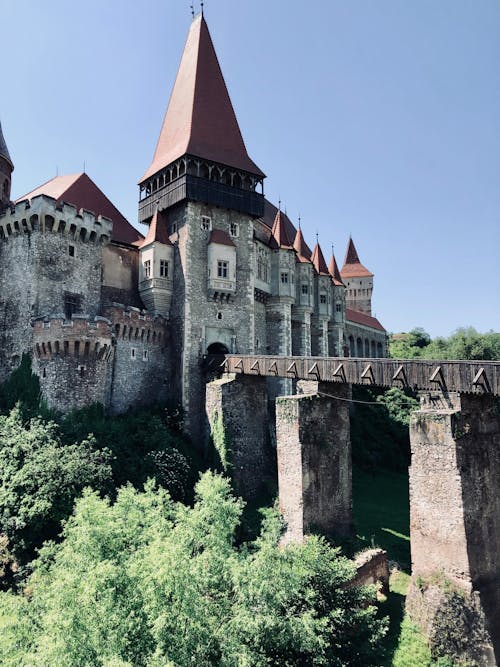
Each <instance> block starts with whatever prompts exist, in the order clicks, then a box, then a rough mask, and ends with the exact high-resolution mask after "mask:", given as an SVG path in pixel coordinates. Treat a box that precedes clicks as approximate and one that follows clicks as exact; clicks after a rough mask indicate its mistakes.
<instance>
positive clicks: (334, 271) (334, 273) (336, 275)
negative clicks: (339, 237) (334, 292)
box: [328, 248, 345, 287]
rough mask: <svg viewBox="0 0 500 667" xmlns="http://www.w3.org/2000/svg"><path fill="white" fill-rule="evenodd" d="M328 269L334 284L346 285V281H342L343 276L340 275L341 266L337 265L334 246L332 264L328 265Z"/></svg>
mask: <svg viewBox="0 0 500 667" xmlns="http://www.w3.org/2000/svg"><path fill="white" fill-rule="evenodd" d="M328 271H329V273H330V275H331V277H332V280H333V284H334V285H337V286H338V287H345V285H344V283H343V282H342V277H341V275H340V271H339V267H338V266H337V261H336V259H335V255H334V252H333V248H332V258H331V260H330V264H329V265H328Z"/></svg>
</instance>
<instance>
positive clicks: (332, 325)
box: [328, 248, 347, 357]
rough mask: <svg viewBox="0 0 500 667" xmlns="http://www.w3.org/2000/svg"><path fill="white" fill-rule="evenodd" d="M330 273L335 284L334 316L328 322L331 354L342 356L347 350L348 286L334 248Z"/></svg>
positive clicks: (329, 268)
mask: <svg viewBox="0 0 500 667" xmlns="http://www.w3.org/2000/svg"><path fill="white" fill-rule="evenodd" d="M328 273H329V274H330V276H331V278H332V285H333V301H332V317H331V319H330V322H329V324H328V347H329V353H330V356H335V357H337V356H338V357H342V356H345V353H346V352H347V350H345V340H344V329H345V308H346V305H345V293H346V288H345V285H344V283H343V281H342V277H341V275H340V271H339V267H338V265H337V261H336V259H335V254H334V252H333V248H332V257H331V259H330V264H329V265H328Z"/></svg>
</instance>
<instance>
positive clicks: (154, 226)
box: [140, 208, 172, 248]
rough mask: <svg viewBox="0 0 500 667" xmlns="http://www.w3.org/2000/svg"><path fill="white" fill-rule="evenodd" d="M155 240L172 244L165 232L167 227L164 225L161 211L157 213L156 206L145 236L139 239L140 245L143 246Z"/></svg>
mask: <svg viewBox="0 0 500 667" xmlns="http://www.w3.org/2000/svg"><path fill="white" fill-rule="evenodd" d="M155 241H156V242H157V243H163V244H165V245H172V241H171V240H170V238H169V236H168V234H167V228H166V226H165V222H164V220H163V218H162V215H161V213H158V208H156V210H155V212H154V214H153V219H152V220H151V224H150V225H149V229H148V233H147V234H146V238H145V239H144V240H143V241H141V243H140V247H141V248H144V246H147V245H150V244H151V243H155Z"/></svg>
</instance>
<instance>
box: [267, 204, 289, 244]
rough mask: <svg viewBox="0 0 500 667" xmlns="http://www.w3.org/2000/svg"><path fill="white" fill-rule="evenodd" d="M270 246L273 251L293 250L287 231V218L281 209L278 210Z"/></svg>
mask: <svg viewBox="0 0 500 667" xmlns="http://www.w3.org/2000/svg"><path fill="white" fill-rule="evenodd" d="M269 245H270V247H271V248H272V249H273V250H277V249H278V248H284V249H285V250H292V249H293V244H292V242H291V241H290V237H289V236H288V232H287V229H286V222H285V216H284V215H283V214H282V213H281V210H280V209H278V212H277V213H276V217H275V218H274V224H273V228H272V230H271V238H270V239H269Z"/></svg>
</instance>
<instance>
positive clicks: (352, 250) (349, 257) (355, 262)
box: [340, 237, 373, 278]
mask: <svg viewBox="0 0 500 667" xmlns="http://www.w3.org/2000/svg"><path fill="white" fill-rule="evenodd" d="M340 275H341V276H342V278H364V277H369V276H373V273H371V272H370V271H368V269H367V268H366V267H364V266H363V265H362V264H361V262H360V261H359V257H358V251H357V250H356V246H355V245H354V241H353V240H352V238H351V237H349V243H348V245H347V251H346V254H345V259H344V266H343V267H342V270H341V272H340Z"/></svg>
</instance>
